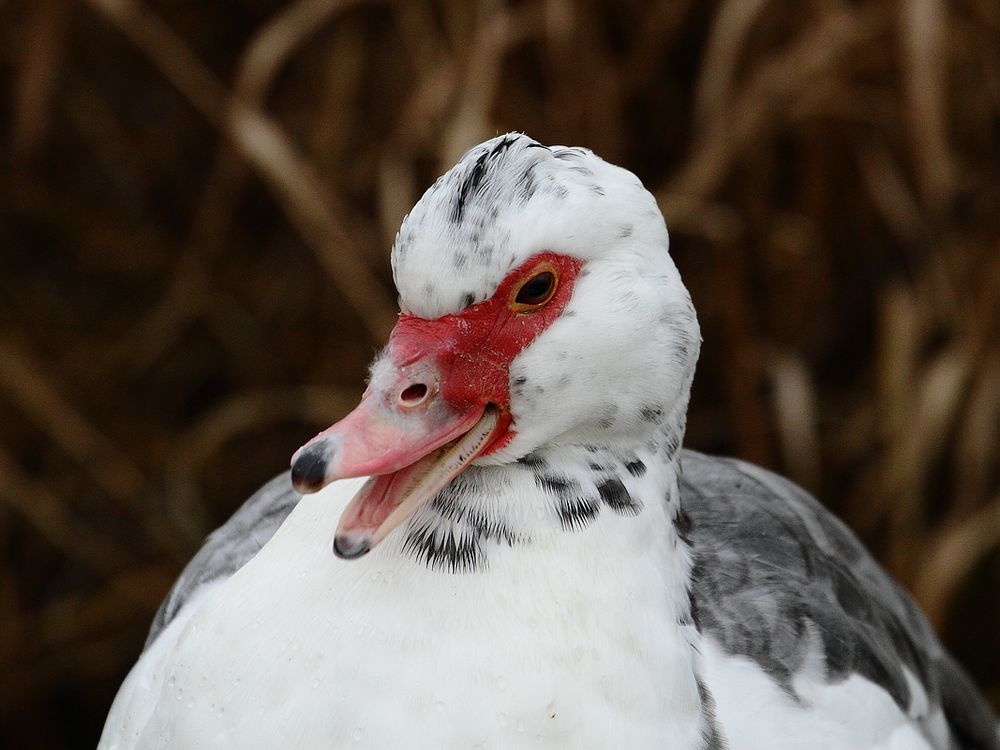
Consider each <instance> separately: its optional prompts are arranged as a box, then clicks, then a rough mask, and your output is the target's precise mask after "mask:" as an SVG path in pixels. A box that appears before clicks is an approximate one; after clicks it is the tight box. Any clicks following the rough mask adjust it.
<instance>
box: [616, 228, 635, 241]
mask: <svg viewBox="0 0 1000 750" xmlns="http://www.w3.org/2000/svg"><path fill="white" fill-rule="evenodd" d="M618 236H619V237H621V238H622V239H623V240H624V239H626V238H628V237H631V236H632V225H631V224H622V226H621V229H619V230H618Z"/></svg>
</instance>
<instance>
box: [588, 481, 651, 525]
mask: <svg viewBox="0 0 1000 750" xmlns="http://www.w3.org/2000/svg"><path fill="white" fill-rule="evenodd" d="M597 492H598V494H599V495H600V496H601V500H603V501H604V502H605V503H606V504H607V506H608V507H609V508H611V510H613V511H614V512H615V513H619V514H621V515H626V516H636V515H638V514H639V511H641V510H642V506H641V505H640V504H639V503H638V502H636V501H635V500H633V499H632V496H631V495H630V494H629V493H628V490H627V489H625V485H624V484H622V481H621V480H620V479H605V480H604V481H603V482H601V483H600V484H598V485H597Z"/></svg>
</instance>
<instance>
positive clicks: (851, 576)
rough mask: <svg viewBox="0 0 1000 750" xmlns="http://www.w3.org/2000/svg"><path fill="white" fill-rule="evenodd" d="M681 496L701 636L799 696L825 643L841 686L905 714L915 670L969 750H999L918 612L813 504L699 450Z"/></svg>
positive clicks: (686, 469) (792, 489) (972, 693)
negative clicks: (854, 678) (797, 685)
mask: <svg viewBox="0 0 1000 750" xmlns="http://www.w3.org/2000/svg"><path fill="white" fill-rule="evenodd" d="M680 487H681V506H682V509H683V510H684V512H685V514H686V516H687V518H688V519H689V521H690V523H689V526H688V529H687V538H688V541H689V542H690V544H691V546H692V551H693V554H694V561H695V566H694V572H693V577H692V589H691V603H692V614H693V615H694V617H695V622H696V623H697V625H698V628H699V630H701V631H702V632H707V633H708V634H710V635H711V636H712V637H713V638H715V639H716V640H717V641H718V642H719V643H720V644H721V646H722V647H723V648H724V649H725V650H726V651H727V652H728V653H731V654H738V655H742V656H746V657H748V658H750V659H752V660H754V661H755V662H756V663H757V664H758V665H760V667H761V668H762V669H764V670H766V671H767V672H768V674H769V675H770V676H771V677H772V679H774V680H775V681H776V682H778V683H779V684H780V685H781V686H782V687H783V688H784V689H785V690H787V691H788V692H789V693H791V694H792V695H794V690H793V688H792V677H793V676H794V675H795V673H796V672H797V671H798V670H799V669H800V668H801V667H802V666H803V662H804V660H805V658H806V656H807V652H808V650H809V648H810V646H811V645H812V644H813V641H814V639H815V638H816V637H817V636H818V637H819V638H820V639H821V641H822V646H823V648H824V652H825V659H826V669H827V676H828V678H829V679H830V680H831V681H839V680H842V679H845V678H846V677H848V676H850V675H851V674H854V673H857V674H861V675H863V676H864V677H867V678H868V679H869V680H871V681H872V682H874V683H876V684H878V685H880V686H882V687H883V688H884V689H885V690H886V691H887V692H888V693H889V694H890V695H891V696H892V698H893V699H894V700H895V702H896V703H897V705H899V706H900V707H901V709H902V710H903V711H906V710H907V708H908V707H909V704H910V699H911V696H910V689H909V686H908V684H907V682H906V678H905V677H904V674H903V667H904V666H905V667H907V668H908V669H909V670H910V671H911V672H912V674H913V675H914V676H915V677H916V679H917V680H919V681H920V682H921V684H922V686H923V687H924V689H925V690H926V692H927V695H928V698H929V700H930V701H931V703H932V705H934V704H937V705H939V706H941V707H942V708H943V710H944V712H945V715H946V716H947V718H948V721H949V723H950V724H951V726H952V728H953V731H954V733H955V735H956V737H957V738H958V739H959V740H960V741H962V742H964V743H967V744H965V745H963V747H969V748H981V750H1000V738H998V735H997V734H996V718H995V717H994V716H993V714H992V712H991V710H990V709H989V707H988V706H987V704H986V702H985V701H984V700H983V698H982V697H980V696H979V694H978V693H977V692H976V689H975V687H974V686H973V685H972V683H971V682H970V681H969V679H968V677H966V676H965V674H964V673H963V672H962V670H961V668H960V667H958V666H957V665H956V664H955V663H954V662H953V661H952V659H951V658H950V656H949V655H948V654H947V652H945V651H944V649H943V648H942V646H941V645H940V643H939V642H938V640H937V638H936V636H935V635H934V632H933V630H932V629H931V627H930V625H929V624H928V623H927V620H926V619H925V618H924V616H923V614H922V613H921V611H920V609H919V608H918V607H917V605H916V604H915V603H914V602H913V600H912V599H911V598H910V597H909V596H908V595H907V594H906V592H904V591H903V590H902V589H901V588H900V586H899V585H898V584H897V583H896V582H895V581H893V580H892V578H891V577H890V576H889V575H888V574H887V573H886V572H885V571H884V570H882V568H881V567H879V565H878V563H876V562H875V561H874V560H873V559H872V557H871V556H870V555H869V554H868V552H867V551H866V550H865V548H864V547H863V546H862V545H861V543H860V542H859V541H858V540H857V538H856V537H855V536H854V534H853V533H852V532H851V531H850V530H849V529H848V528H847V527H846V526H845V525H844V524H843V523H841V522H840V521H839V520H837V519H836V518H835V517H834V516H832V515H831V514H830V513H829V512H828V511H827V510H826V509H825V508H823V506H821V505H820V504H819V503H818V502H817V501H816V500H815V499H814V498H813V497H811V496H810V495H809V494H808V493H806V492H805V491H804V490H802V489H801V488H800V487H797V486H796V485H794V484H792V483H791V482H789V481H788V480H785V479H783V478H781V477H779V476H777V475H775V474H772V473H771V472H768V471H765V470H764V469H761V468H759V467H756V466H752V465H750V464H747V463H744V462H742V461H736V460H732V459H718V458H711V457H708V456H704V455H701V454H698V453H694V452H693V451H684V452H683V453H682V454H681V478H680Z"/></svg>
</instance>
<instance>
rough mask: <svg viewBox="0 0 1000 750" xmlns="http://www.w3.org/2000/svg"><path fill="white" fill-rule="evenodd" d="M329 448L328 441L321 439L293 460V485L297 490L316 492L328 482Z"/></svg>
mask: <svg viewBox="0 0 1000 750" xmlns="http://www.w3.org/2000/svg"><path fill="white" fill-rule="evenodd" d="M328 448H329V446H328V445H327V441H326V440H320V441H318V442H316V443H313V444H312V445H308V446H306V447H305V448H304V449H303V450H302V451H300V452H299V453H298V454H297V455H296V457H295V460H294V461H293V462H292V486H293V487H294V488H295V490H296V492H301V493H304V494H305V493H309V492H316V491H317V490H321V489H323V487H324V486H325V485H326V484H327V481H326V470H327V467H328V466H329V463H330V462H329V457H328V454H329V450H328Z"/></svg>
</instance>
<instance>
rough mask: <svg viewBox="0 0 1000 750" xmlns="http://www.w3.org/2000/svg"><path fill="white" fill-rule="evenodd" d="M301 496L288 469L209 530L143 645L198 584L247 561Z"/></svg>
mask: <svg viewBox="0 0 1000 750" xmlns="http://www.w3.org/2000/svg"><path fill="white" fill-rule="evenodd" d="M301 499H302V496H301V495H300V494H299V493H298V492H296V491H295V490H294V489H292V480H291V477H290V474H289V472H285V473H284V474H280V475H278V476H277V477H275V478H274V479H272V480H271V481H270V482H268V483H267V484H265V485H264V486H263V487H261V488H260V489H259V490H257V492H255V493H254V494H253V495H252V496H251V497H250V499H249V500H247V501H246V502H245V503H243V505H242V506H241V507H240V509H239V510H237V511H236V512H235V513H234V514H233V515H232V517H231V518H230V519H229V520H228V521H226V523H225V524H223V525H222V526H220V527H219V528H218V529H216V530H215V531H213V532H212V533H211V534H209V536H208V538H207V539H206V540H205V544H204V545H203V546H202V548H201V549H200V550H199V551H198V553H197V554H196V555H195V556H194V557H193V558H192V559H191V562H189V563H188V564H187V566H186V567H185V568H184V570H183V571H182V572H181V574H180V577H178V579H177V581H176V582H175V583H174V585H173V587H172V588H171V589H170V591H169V593H168V594H167V596H166V598H165V599H164V600H163V603H162V604H161V605H160V609H159V611H158V612H157V613H156V617H155V618H153V624H152V626H151V627H150V629H149V636H148V637H147V639H146V646H145V648H149V647H150V645H151V644H152V643H153V641H155V640H156V638H157V636H159V635H160V633H161V632H163V630H164V629H165V628H166V627H167V625H169V624H170V623H171V621H173V619H174V618H175V617H176V616H177V614H178V613H179V612H180V611H181V608H182V607H183V606H184V604H185V603H186V602H188V601H189V600H190V599H191V598H192V597H193V596H194V595H195V594H196V593H197V592H198V590H199V589H200V588H201V587H203V586H205V585H207V584H210V583H214V582H216V581H221V580H223V579H226V578H229V577H230V576H231V575H233V573H235V572H236V571H237V570H239V569H240V568H242V567H243V566H244V565H245V564H246V563H247V562H249V561H250V560H251V559H252V558H253V556H254V555H256V554H257V553H258V552H259V551H260V549H261V547H263V546H264V545H265V544H267V542H268V540H270V538H271V537H272V536H274V532H276V531H277V530H278V527H279V526H281V524H282V522H283V521H284V520H285V518H287V517H288V514H289V513H291V512H292V509H293V508H295V506H296V505H297V504H298V502H299V500H301Z"/></svg>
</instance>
